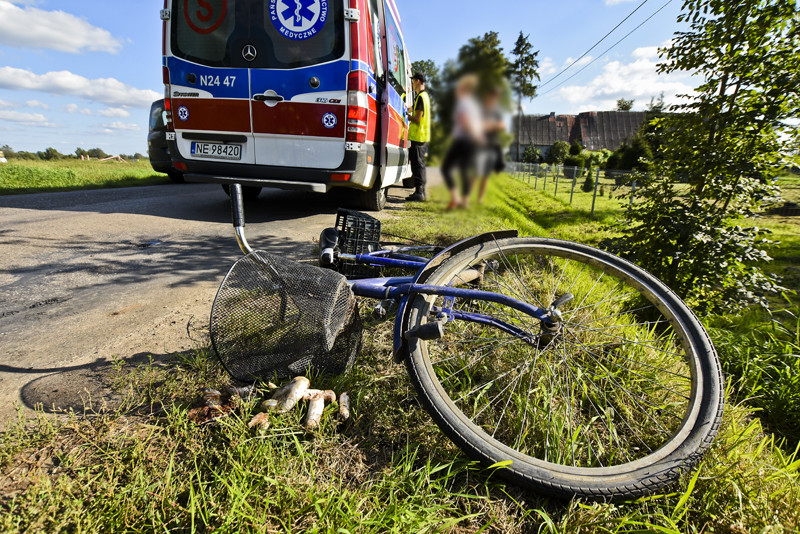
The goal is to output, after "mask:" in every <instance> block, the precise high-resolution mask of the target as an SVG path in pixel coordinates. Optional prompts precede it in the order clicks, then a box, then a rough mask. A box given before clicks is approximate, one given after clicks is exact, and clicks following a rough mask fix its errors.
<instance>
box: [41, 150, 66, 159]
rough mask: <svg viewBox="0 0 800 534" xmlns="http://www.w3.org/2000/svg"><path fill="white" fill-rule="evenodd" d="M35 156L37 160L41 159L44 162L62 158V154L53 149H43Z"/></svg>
mask: <svg viewBox="0 0 800 534" xmlns="http://www.w3.org/2000/svg"><path fill="white" fill-rule="evenodd" d="M36 155H37V156H39V159H43V160H45V161H55V160H59V159H62V158H63V157H64V154H62V153H61V152H59V151H58V150H56V149H55V148H53V147H49V148H47V149H45V150H44V152H37V153H36Z"/></svg>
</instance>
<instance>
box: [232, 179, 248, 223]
mask: <svg viewBox="0 0 800 534" xmlns="http://www.w3.org/2000/svg"><path fill="white" fill-rule="evenodd" d="M231 218H232V219H233V226H234V227H235V228H244V226H245V223H244V199H243V197H242V184H231Z"/></svg>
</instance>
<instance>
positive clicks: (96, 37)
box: [0, 0, 122, 54]
mask: <svg viewBox="0 0 800 534" xmlns="http://www.w3.org/2000/svg"><path fill="white" fill-rule="evenodd" d="M17 3H19V2H17ZM0 44H4V45H8V46H15V47H19V48H49V49H52V50H57V51H59V52H68V53H71V54H79V53H81V52H84V51H93V52H109V53H112V54H116V53H117V52H119V50H120V48H122V43H120V42H119V40H117V39H116V38H115V37H114V36H112V35H111V33H109V32H108V31H107V30H103V29H101V28H98V27H96V26H93V25H91V24H90V23H89V22H87V21H86V20H85V19H83V18H80V17H76V16H75V15H71V14H69V13H66V12H64V11H45V10H43V9H38V8H35V7H30V6H26V7H19V6H16V5H14V4H12V3H11V2H10V1H8V0H0Z"/></svg>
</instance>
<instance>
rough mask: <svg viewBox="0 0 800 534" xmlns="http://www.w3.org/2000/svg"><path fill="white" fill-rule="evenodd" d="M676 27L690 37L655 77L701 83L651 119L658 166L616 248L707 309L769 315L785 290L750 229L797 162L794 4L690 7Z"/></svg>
mask: <svg viewBox="0 0 800 534" xmlns="http://www.w3.org/2000/svg"><path fill="white" fill-rule="evenodd" d="M678 20H679V22H681V23H687V24H688V25H689V28H688V31H682V32H679V33H677V35H676V37H675V39H674V40H673V41H672V44H671V45H670V47H669V48H666V49H662V50H661V51H660V54H661V58H662V63H661V64H660V65H659V72H661V73H671V72H675V71H685V72H688V73H691V74H694V75H696V76H697V77H698V78H700V79H703V80H704V82H703V83H702V84H701V85H700V86H699V87H697V88H696V89H695V91H694V94H693V95H691V98H687V99H686V101H685V103H683V104H681V105H678V106H673V107H672V108H671V111H677V112H678V113H670V114H668V115H665V116H664V117H662V118H659V119H655V125H654V126H655V128H657V130H658V131H659V133H660V135H661V137H662V139H663V140H664V141H663V146H662V147H661V148H662V154H661V156H662V159H661V160H660V161H658V162H656V163H655V165H656V167H655V169H654V170H655V173H654V176H655V178H652V179H651V180H650V181H649V182H640V183H643V185H645V187H642V188H639V189H638V190H637V192H636V196H635V202H633V203H632V206H631V207H630V208H629V209H628V210H627V213H626V221H625V224H624V225H623V226H622V228H623V233H624V237H623V238H622V239H621V240H619V241H618V242H616V243H614V244H613V247H614V248H615V249H617V250H618V251H620V252H622V253H624V254H626V255H627V256H629V257H631V258H632V259H634V260H635V261H637V262H638V263H640V264H641V265H642V266H643V267H645V268H646V269H648V270H650V271H651V272H653V273H654V274H655V275H657V276H659V277H660V278H662V279H663V280H664V281H665V282H666V283H667V284H669V285H670V286H671V287H672V288H673V289H674V290H675V291H676V292H678V293H679V294H680V295H681V296H683V297H684V298H687V299H688V300H689V301H690V303H692V304H693V305H694V306H696V307H697V308H698V309H700V310H701V311H725V310H735V309H739V308H742V307H744V306H748V305H750V304H752V303H758V304H761V305H762V306H768V302H767V300H766V297H767V295H768V294H769V293H771V292H774V291H777V290H779V289H780V288H779V286H778V285H777V282H778V281H777V280H776V279H775V278H774V277H773V276H770V275H768V274H766V273H765V272H764V271H763V269H762V264H763V263H764V262H766V261H769V260H770V258H769V256H768V255H767V253H766V252H765V250H764V248H765V246H766V245H767V244H768V243H769V242H768V241H767V239H766V238H765V231H764V230H761V229H759V228H757V227H747V226H746V225H744V224H743V221H744V220H745V219H744V218H745V217H748V216H750V215H752V214H754V213H757V212H758V211H759V210H760V208H761V203H762V202H763V200H764V199H765V198H768V197H770V196H772V195H774V194H775V193H777V191H776V190H775V188H774V187H772V186H771V185H770V180H769V178H771V177H772V176H775V175H776V174H777V172H779V170H780V169H781V168H783V167H784V166H785V165H790V164H791V163H792V161H794V162H796V161H797V156H796V155H793V154H791V153H789V151H788V150H787V148H786V147H787V146H789V145H791V143H792V142H796V141H797V138H798V131H797V126H792V125H791V124H787V119H790V118H792V117H796V116H797V112H798V109H800V97H798V91H797V87H800V27H798V26H799V25H800V19H798V17H797V5H796V0H740V1H738V2H722V1H719V0H685V1H684V5H683V10H682V12H681V14H680V16H679V18H678ZM682 183H688V188H689V190H688V191H686V187H687V185H683V184H682Z"/></svg>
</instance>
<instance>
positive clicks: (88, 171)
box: [0, 159, 169, 195]
mask: <svg viewBox="0 0 800 534" xmlns="http://www.w3.org/2000/svg"><path fill="white" fill-rule="evenodd" d="M165 183H169V178H167V176H166V175H165V174H160V173H157V172H155V171H154V170H153V169H152V167H150V162H149V161H147V160H140V161H138V162H136V163H123V162H121V161H81V160H75V159H64V160H59V161H22V160H12V162H11V163H5V164H0V195H17V194H24V193H43V192H48V191H74V190H79V189H100V188H109V187H131V186H137V185H158V184H165Z"/></svg>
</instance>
